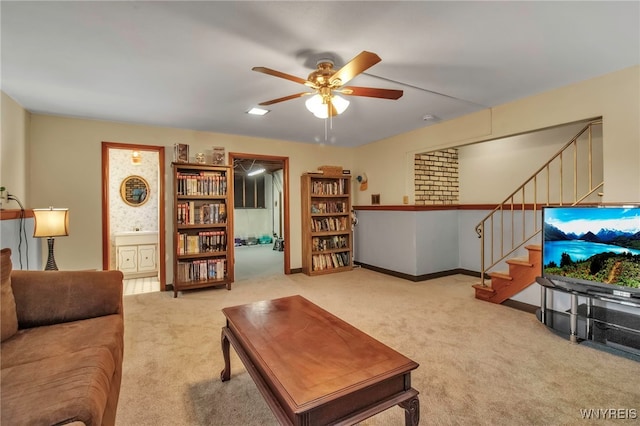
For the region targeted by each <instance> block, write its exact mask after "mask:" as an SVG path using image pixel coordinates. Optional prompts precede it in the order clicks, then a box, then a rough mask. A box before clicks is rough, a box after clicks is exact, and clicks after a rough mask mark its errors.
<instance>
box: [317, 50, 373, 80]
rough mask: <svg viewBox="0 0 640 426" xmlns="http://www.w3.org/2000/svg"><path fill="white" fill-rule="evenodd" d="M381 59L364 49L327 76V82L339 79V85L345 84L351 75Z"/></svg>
mask: <svg viewBox="0 0 640 426" xmlns="http://www.w3.org/2000/svg"><path fill="white" fill-rule="evenodd" d="M381 60H382V59H380V57H379V56H378V55H376V54H375V53H372V52H367V51H366V50H365V51H362V52H361V53H360V54H359V55H358V56H356V57H355V58H353V59H352V60H351V61H349V63H347V64H346V65H345V66H343V67H342V68H340V69H339V70H338V71H336V72H335V73H334V74H333V75H332V76H331V77H329V82H331V83H333V82H334V81H335V80H337V79H339V80H340V82H341V83H340V85H343V84H346V83H347V82H348V81H349V80H351V79H352V78H353V77H355V76H357V75H358V74H361V73H363V72H364V71H366V70H367V69H369V68H371V67H372V66H374V65H375V64H377V63H378V62H380V61H381Z"/></svg>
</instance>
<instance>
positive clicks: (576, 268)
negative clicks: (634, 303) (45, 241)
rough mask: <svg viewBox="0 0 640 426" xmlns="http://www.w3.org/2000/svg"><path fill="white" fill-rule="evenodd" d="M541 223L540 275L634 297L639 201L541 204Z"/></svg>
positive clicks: (639, 271)
mask: <svg viewBox="0 0 640 426" xmlns="http://www.w3.org/2000/svg"><path fill="white" fill-rule="evenodd" d="M542 224H543V229H542V277H543V278H546V279H547V280H548V281H551V282H552V283H553V284H554V285H556V286H559V287H565V288H569V289H571V290H579V291H584V292H587V293H589V292H596V293H606V294H611V295H615V296H620V297H630V298H640V205H632V206H622V205H620V206H606V207H605V206H602V207H600V206H599V207H596V206H550V207H544V208H543V209H542Z"/></svg>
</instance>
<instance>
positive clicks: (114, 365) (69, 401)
mask: <svg viewBox="0 0 640 426" xmlns="http://www.w3.org/2000/svg"><path fill="white" fill-rule="evenodd" d="M10 255H11V251H10V250H8V249H3V250H1V251H0V257H1V261H2V263H1V265H0V268H1V269H0V274H1V276H2V294H1V298H2V299H1V304H2V322H1V328H2V343H1V351H0V356H1V362H0V364H1V376H0V391H1V395H0V399H1V406H0V410H1V411H0V416H1V417H0V424H2V425H3V426H10V425H59V424H68V423H73V424H74V425H76V424H84V425H114V424H115V418H116V408H117V405H118V396H119V394H120V382H121V378H122V356H123V347H124V322H123V311H122V273H121V272H119V271H13V272H11V258H10ZM74 422H75V423H74Z"/></svg>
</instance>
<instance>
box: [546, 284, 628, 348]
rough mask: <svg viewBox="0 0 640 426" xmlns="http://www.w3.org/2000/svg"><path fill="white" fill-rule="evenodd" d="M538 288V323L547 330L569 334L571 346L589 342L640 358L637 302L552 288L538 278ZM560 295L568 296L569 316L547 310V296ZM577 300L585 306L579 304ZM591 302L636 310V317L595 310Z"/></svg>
mask: <svg viewBox="0 0 640 426" xmlns="http://www.w3.org/2000/svg"><path fill="white" fill-rule="evenodd" d="M536 281H537V282H538V284H540V286H541V289H542V290H541V301H540V302H541V303H540V310H539V311H538V319H539V320H540V322H542V323H543V324H545V325H546V326H547V327H549V328H551V329H553V330H554V331H556V332H558V333H560V334H565V335H566V334H568V336H569V340H570V341H571V342H573V343H579V342H580V341H584V340H587V341H592V342H594V343H598V344H602V345H606V346H609V347H611V348H614V349H617V350H621V351H625V352H629V353H633V354H635V355H639V356H640V300H639V299H637V298H628V297H622V296H616V295H613V294H609V293H604V292H598V291H593V290H586V289H585V290H580V289H576V288H566V287H562V286H559V285H555V284H554V283H552V282H551V281H549V280H547V279H545V278H542V277H538V278H536ZM549 290H551V291H559V292H561V293H566V294H569V295H570V297H571V308H570V310H569V311H568V312H558V311H554V310H552V309H549V308H547V303H546V302H547V292H548V291H549ZM578 297H583V298H585V303H583V304H580V305H579V304H578ZM594 300H599V301H604V302H608V303H613V304H620V305H623V306H630V307H633V308H639V309H638V313H637V314H635V313H629V312H624V311H621V310H615V309H610V308H606V307H602V306H595V305H594V304H593V302H594Z"/></svg>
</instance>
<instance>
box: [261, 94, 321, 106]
mask: <svg viewBox="0 0 640 426" xmlns="http://www.w3.org/2000/svg"><path fill="white" fill-rule="evenodd" d="M305 95H313V93H312V92H302V93H296V94H295V95H289V96H283V97H282V98H278V99H272V100H270V101H265V102H260V103H259V104H258V105H262V106H265V105H273V104H277V103H278V102H284V101H288V100H291V99H296V98H301V97H303V96H305Z"/></svg>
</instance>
